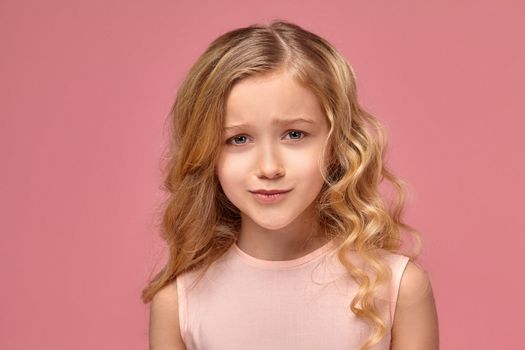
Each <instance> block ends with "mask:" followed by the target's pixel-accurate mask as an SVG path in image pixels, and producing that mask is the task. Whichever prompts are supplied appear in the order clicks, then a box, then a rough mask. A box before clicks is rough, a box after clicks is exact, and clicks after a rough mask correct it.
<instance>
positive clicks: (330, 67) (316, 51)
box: [142, 21, 438, 350]
mask: <svg viewBox="0 0 525 350" xmlns="http://www.w3.org/2000/svg"><path fill="white" fill-rule="evenodd" d="M171 116H172V117H173V121H172V127H173V130H172V132H173V137H172V142H171V144H170V147H169V152H170V153H169V157H168V160H169V161H168V163H167V166H166V177H165V182H164V185H165V189H166V191H167V192H168V194H169V198H168V200H167V202H166V205H165V207H163V216H162V237H163V239H164V240H165V241H166V242H167V245H168V247H169V253H170V254H169V259H168V261H167V264H166V266H165V267H164V268H163V269H162V270H161V271H160V272H159V273H157V274H156V275H155V277H154V278H153V279H151V280H150V281H149V284H148V286H147V287H146V288H145V289H144V291H143V295H142V298H143V301H144V302H145V303H147V302H150V301H152V303H151V311H150V312H151V313H150V349H154V350H175V349H188V350H193V349H199V350H216V349H217V350H236V349H251V350H257V349H301V350H305V349H330V350H334V349H363V350H366V349H396V350H399V349H403V350H407V349H425V350H427V349H438V326H437V314H436V309H435V303H434V298H433V294H432V288H431V284H430V281H429V279H428V276H427V273H426V272H425V270H423V269H422V268H421V267H419V266H418V265H416V264H415V262H414V260H415V259H416V258H417V256H418V255H419V253H413V254H406V255H403V254H401V253H400V248H401V243H402V240H401V229H405V230H406V231H407V232H409V233H410V234H411V235H413V237H414V238H415V240H416V246H417V247H418V249H417V250H419V246H420V238H419V236H418V234H417V233H416V232H415V230H414V229H413V228H411V227H410V226H408V225H406V224H404V223H403V222H402V221H401V213H402V208H403V202H404V199H403V193H404V190H403V187H402V182H401V181H400V180H398V179H397V178H396V177H395V176H394V175H393V174H392V173H391V172H390V171H389V170H387V168H386V166H385V164H384V161H383V156H384V151H385V145H386V141H385V137H384V133H383V131H382V129H381V125H380V124H379V123H378V122H377V120H376V119H375V118H374V117H373V116H372V115H370V114H369V113H367V112H366V111H364V110H363V109H362V108H361V106H360V105H359V103H358V101H357V90H356V81H355V76H354V73H353V71H352V69H351V67H350V66H349V64H348V63H347V62H346V60H345V59H344V58H343V56H342V55H341V54H340V53H339V52H338V51H337V50H336V49H335V48H334V47H333V46H332V45H331V44H330V43H328V42H327V41H326V40H324V39H322V38H320V37H319V36H317V35H315V34H313V33H311V32H309V31H307V30H305V29H303V28H301V27H299V26H297V25H295V24H292V23H289V22H285V21H274V22H272V23H271V24H270V25H268V26H265V25H253V26H249V27H246V28H240V29H237V30H233V31H230V32H228V33H225V34H224V35H222V36H220V37H219V38H217V39H216V40H215V41H214V42H212V43H211V45H210V46H209V47H208V49H207V50H206V51H205V52H204V54H202V56H201V57H200V58H199V59H198V61H197V62H196V63H195V65H194V66H193V67H192V69H191V71H190V72H189V74H188V76H187V78H186V80H185V81H184V82H183V84H182V86H181V87H180V89H179V91H178V94H177V98H176V101H175V104H174V106H173V109H172V113H171ZM385 178H386V180H388V181H389V182H390V183H391V184H393V187H394V189H395V192H394V193H395V194H396V197H394V199H395V201H394V204H393V205H387V204H386V202H387V201H386V200H385V199H386V198H383V196H382V195H381V194H380V192H379V186H380V184H381V183H382V181H383V180H384V179H385ZM410 260H412V261H410Z"/></svg>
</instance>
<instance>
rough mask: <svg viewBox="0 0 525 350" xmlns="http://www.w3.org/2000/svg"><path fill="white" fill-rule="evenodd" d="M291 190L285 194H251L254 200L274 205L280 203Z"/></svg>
mask: <svg viewBox="0 0 525 350" xmlns="http://www.w3.org/2000/svg"><path fill="white" fill-rule="evenodd" d="M290 191H291V190H288V191H286V192H278V193H273V194H264V193H261V192H252V194H253V196H254V197H255V199H256V200H257V201H259V202H261V203H276V202H279V201H281V200H282V199H283V198H284V197H285V196H286V194H287V193H288V192H290Z"/></svg>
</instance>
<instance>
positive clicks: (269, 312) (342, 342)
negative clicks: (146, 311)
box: [176, 241, 409, 350]
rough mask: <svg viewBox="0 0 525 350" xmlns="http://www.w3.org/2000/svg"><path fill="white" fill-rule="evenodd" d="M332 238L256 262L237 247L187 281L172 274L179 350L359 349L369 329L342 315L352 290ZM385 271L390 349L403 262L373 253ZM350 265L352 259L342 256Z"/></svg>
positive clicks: (383, 306)
mask: <svg viewBox="0 0 525 350" xmlns="http://www.w3.org/2000/svg"><path fill="white" fill-rule="evenodd" d="M335 248H336V246H335V244H334V243H333V242H332V241H329V242H328V243H326V244H325V245H323V246H321V247H319V248H318V249H316V250H314V251H312V252H310V253H308V254H306V255H304V256H302V257H300V258H297V259H293V260H285V261H274V260H261V259H258V258H255V257H253V256H250V255H248V254H247V253H245V252H244V251H242V250H241V249H240V248H239V246H237V244H233V245H232V246H231V247H230V248H229V250H228V251H227V252H226V253H225V254H224V255H223V256H222V257H221V258H220V259H219V260H217V261H215V262H214V263H213V264H212V265H211V266H210V268H209V270H208V271H207V272H206V273H205V275H204V277H203V278H202V279H201V280H200V281H198V283H196V284H194V282H195V281H196V278H197V276H198V272H199V271H198V270H196V271H190V272H185V273H183V274H180V275H179V276H177V279H176V281H177V290H178V302H179V323H180V331H181V335H182V339H183V341H184V343H185V345H186V349H187V350H241V349H243V350H245V349H250V350H259V349H261V350H262V349H265V350H268V349H271V350H294V349H301V350H310V349H311V350H316V349H323V350H327V349H330V350H339V349H340V350H343V349H345V350H350V349H360V347H361V346H362V345H363V344H364V342H365V341H366V340H367V339H368V337H369V336H370V334H371V330H370V327H369V326H368V324H366V323H365V322H364V321H362V320H360V319H358V318H357V317H356V316H355V315H354V313H353V312H352V311H351V310H350V303H351V301H352V298H353V297H354V295H355V293H356V291H357V289H358V286H357V284H356V283H355V282H354V281H353V280H352V279H351V278H350V277H349V275H348V274H347V273H346V269H345V268H344V267H343V266H342V265H341V263H340V262H339V260H338V258H337V256H336V249H335ZM380 252H381V256H382V257H383V258H384V261H385V262H386V263H387V265H388V266H389V267H390V269H391V271H392V279H391V282H390V283H389V284H388V285H386V287H385V288H383V289H382V291H381V293H382V294H380V295H381V296H382V299H381V300H384V301H385V302H384V303H380V304H379V305H378V304H376V305H378V307H379V309H380V311H381V317H382V319H383V320H385V321H386V323H387V334H386V335H385V337H384V338H383V339H382V341H381V342H380V343H379V344H377V345H376V346H375V347H374V349H379V350H383V349H384V350H388V349H389V348H390V340H391V333H390V331H391V327H392V322H393V317H394V311H395V306H396V301H397V295H398V290H399V284H400V281H401V276H402V274H403V271H404V269H405V267H406V265H407V263H408V260H409V258H408V257H406V256H404V255H399V254H393V253H390V252H388V251H385V250H380ZM350 259H351V261H352V263H356V261H358V260H359V259H358V258H357V257H356V256H354V257H352V256H351V257H350Z"/></svg>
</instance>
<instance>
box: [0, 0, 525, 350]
mask: <svg viewBox="0 0 525 350" xmlns="http://www.w3.org/2000/svg"><path fill="white" fill-rule="evenodd" d="M273 18H282V19H288V20H291V21H294V22H296V23H298V24H300V25H302V26H304V27H305V28H307V29H310V30H312V31H314V32H316V33H318V34H320V35H321V36H324V37H325V38H327V39H328V40H330V41H331V42H332V43H333V44H335V45H336V46H337V47H338V48H339V49H340V50H341V51H342V52H343V53H344V55H345V56H346V57H347V58H348V60H349V61H350V63H351V64H352V66H353V67H354V69H355V71H356V74H357V78H358V84H359V87H360V99H361V101H362V103H363V104H364V106H365V108H368V110H369V111H370V112H372V113H373V114H374V115H376V116H377V117H378V118H379V119H380V120H381V121H383V123H384V124H385V125H386V126H387V128H388V132H389V140H390V141H389V142H390V150H389V160H390V164H391V165H392V168H393V169H394V171H395V172H396V174H397V175H399V176H400V177H402V178H404V179H405V180H406V181H408V182H409V183H410V188H409V190H410V193H411V194H410V196H409V202H408V209H407V215H406V220H407V221H408V222H409V223H410V224H412V225H413V226H415V227H416V228H417V229H419V230H420V232H421V233H422V235H423V237H424V244H425V245H424V253H423V260H422V262H423V264H424V266H425V267H426V269H427V271H428V272H429V274H430V276H431V279H432V282H433V286H434V293H435V296H436V302H437V307H438V313H439V321H440V334H441V345H442V349H516V348H518V347H520V346H522V341H521V337H522V336H523V331H524V330H525V329H524V327H523V313H524V312H525V282H524V281H523V276H524V272H523V266H524V265H525V264H524V255H525V248H524V247H525V238H524V234H525V224H524V220H523V197H524V194H525V193H524V192H525V191H524V181H523V179H524V170H525V166H524V165H523V160H524V156H523V154H524V152H525V141H524V137H523V134H524V132H525V128H524V126H525V122H524V117H525V114H524V112H525V98H524V91H525V68H524V62H525V45H523V35H524V33H525V25H524V23H525V6H524V3H523V2H522V1H498V2H496V1H492V2H489V1H474V0H473V1H457V0H455V1H452V0H449V1H418V0H413V1H408V0H402V1H386V0H385V1H316V2H312V3H306V2H304V1H288V2H281V1H266V2H264V3H258V4H253V5H251V6H249V7H248V6H246V5H245V2H244V1H221V2H215V1H207V2H204V1H193V2H190V1H144V0H143V1H124V0H120V1H119V0H105V1H100V0H99V1H76V2H72V1H65V0H55V1H14V0H2V2H1V3H0V52H1V54H0V77H1V78H0V81H1V83H0V116H1V119H0V122H1V124H0V146H1V147H0V152H1V154H0V155H1V159H2V170H1V172H0V176H1V178H0V183H1V186H0V191H1V192H0V198H1V208H0V213H1V214H0V216H1V220H0V222H1V226H0V228H1V235H0V273H1V277H2V281H1V285H2V288H1V291H0V310H1V311H0V348H1V349H79V350H81V349H145V348H147V323H148V306H146V305H143V304H142V303H141V301H140V299H139V297H140V291H141V289H142V288H143V287H144V284H145V281H146V276H147V274H148V272H149V271H150V269H151V268H152V267H153V264H154V263H155V262H156V261H162V244H161V242H160V241H159V240H158V239H157V236H156V235H157V232H156V229H155V226H154V221H153V212H154V210H155V207H156V205H158V202H159V199H160V191H159V186H160V181H161V179H160V175H159V174H160V173H159V166H158V164H159V163H158V162H159V157H160V151H161V148H162V144H163V137H164V131H163V127H164V120H165V118H166V114H167V112H168V110H169V107H170V105H171V103H172V100H173V98H174V96H175V92H176V89H177V86H178V85H179V84H180V82H181V80H182V78H183V76H184V75H185V74H186V72H187V71H188V69H189V67H190V65H191V64H192V62H194V60H195V59H196V58H197V57H198V55H199V54H200V53H202V51H203V50H204V49H205V48H206V46H207V45H208V44H209V42H210V41H211V40H213V39H214V38H215V37H217V36H218V35H219V34H221V33H223V32H225V31H227V30H230V29H233V28H236V27H239V26H245V25H248V24H251V23H254V22H264V23H266V22H268V21H269V20H271V19H273ZM520 323H521V324H520Z"/></svg>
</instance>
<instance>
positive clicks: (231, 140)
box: [226, 135, 246, 145]
mask: <svg viewBox="0 0 525 350" xmlns="http://www.w3.org/2000/svg"><path fill="white" fill-rule="evenodd" d="M236 140H241V143H237V142H234V141H236ZM242 140H244V141H246V136H245V135H239V136H234V137H232V138H230V139H228V140H226V143H228V144H232V142H233V144H234V145H243V144H244V142H242Z"/></svg>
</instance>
